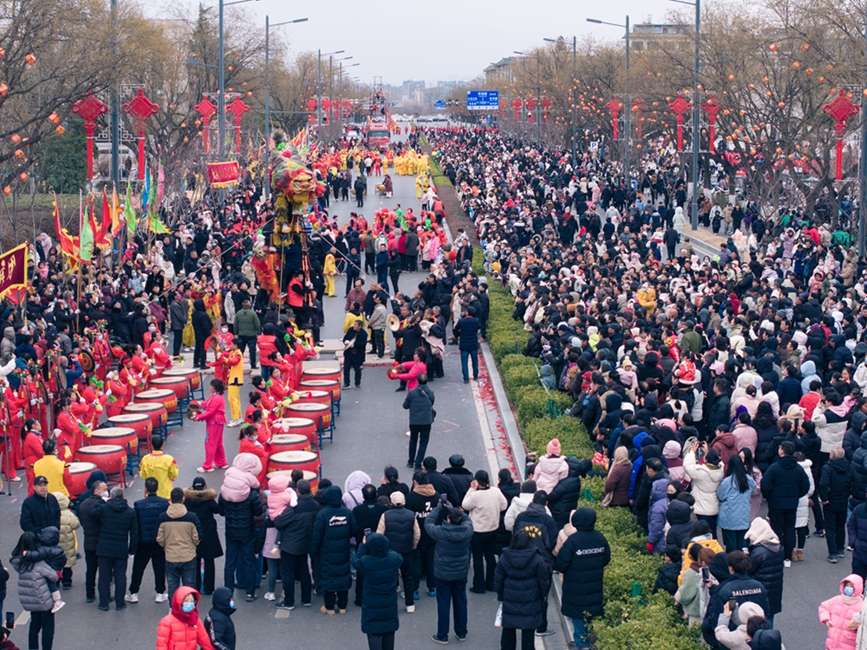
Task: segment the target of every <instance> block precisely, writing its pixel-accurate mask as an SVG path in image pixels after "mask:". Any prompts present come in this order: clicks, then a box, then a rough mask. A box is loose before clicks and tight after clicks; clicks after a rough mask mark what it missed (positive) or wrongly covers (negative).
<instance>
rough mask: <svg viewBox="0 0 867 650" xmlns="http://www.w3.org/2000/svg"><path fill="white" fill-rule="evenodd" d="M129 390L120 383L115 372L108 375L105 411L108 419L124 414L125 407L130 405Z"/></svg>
mask: <svg viewBox="0 0 867 650" xmlns="http://www.w3.org/2000/svg"><path fill="white" fill-rule="evenodd" d="M129 393H130V391H129V388H127V387H126V386H125V385H124V384H123V382H121V381H120V379H119V377H118V373H117V372H115V371H114V370H111V371H109V373H108V375H106V385H105V411H106V414H107V415H108V417H110V418H111V417H114V416H115V415H120V414H121V413H123V407H124V406H126V405H127V404H129Z"/></svg>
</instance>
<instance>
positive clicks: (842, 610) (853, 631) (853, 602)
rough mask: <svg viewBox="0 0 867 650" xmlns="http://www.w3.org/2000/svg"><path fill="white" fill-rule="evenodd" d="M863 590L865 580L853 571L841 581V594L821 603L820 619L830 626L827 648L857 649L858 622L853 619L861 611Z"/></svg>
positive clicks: (826, 642)
mask: <svg viewBox="0 0 867 650" xmlns="http://www.w3.org/2000/svg"><path fill="white" fill-rule="evenodd" d="M863 591H864V581H863V580H862V579H861V576H859V575H856V574H854V573H853V574H851V575H848V576H846V577H845V578H843V579H842V580H841V581H840V595H839V596H834V597H833V598H830V599H828V600H826V601H824V602H823V603H822V604H821V605H819V621H820V622H821V623H822V625H824V626H826V627H827V628H828V637H827V638H826V639H825V650H855V639H856V637H857V635H858V624H857V622H853V621H852V619H853V617H855V616H856V615H858V614H860V612H861V605H862V602H861V593H862V592H863ZM857 620H858V619H856V621H857Z"/></svg>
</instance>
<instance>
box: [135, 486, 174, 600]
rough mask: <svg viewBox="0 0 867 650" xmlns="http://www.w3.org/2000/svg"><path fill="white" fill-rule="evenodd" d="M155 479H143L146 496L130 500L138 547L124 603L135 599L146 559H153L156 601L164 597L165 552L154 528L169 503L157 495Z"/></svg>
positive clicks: (166, 597) (136, 598)
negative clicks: (133, 500) (134, 519)
mask: <svg viewBox="0 0 867 650" xmlns="http://www.w3.org/2000/svg"><path fill="white" fill-rule="evenodd" d="M158 489H159V482H158V481H157V480H156V479H155V478H154V477H153V476H151V477H148V478H146V479H145V492H146V493H147V496H146V497H145V498H144V499H139V500H138V501H136V502H135V503H134V504H133V510H134V511H135V516H136V521H137V522H138V533H139V534H138V547H137V548H136V550H135V559H134V560H133V563H132V578H131V579H130V581H129V594H128V595H127V596H126V597H125V600H126V602H128V603H137V602H138V590H139V587H141V580H142V577H143V576H144V572H145V569H146V568H147V565H148V562H152V563H153V571H154V587H155V588H156V592H157V595H156V602H158V603H164V602H166V601H167V600H168V595H167V594H166V554H165V551H163V547H162V546H160V545H159V544H157V530H158V529H159V527H160V515H161V514H163V513H164V512H165V511H166V510H167V509H168V507H169V500H168V499H164V498H163V497H161V496H157V490H158Z"/></svg>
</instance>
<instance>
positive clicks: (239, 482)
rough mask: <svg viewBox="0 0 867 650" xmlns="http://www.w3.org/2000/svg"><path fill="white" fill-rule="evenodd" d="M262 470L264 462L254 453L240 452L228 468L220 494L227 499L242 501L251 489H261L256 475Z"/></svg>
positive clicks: (234, 501) (235, 501)
mask: <svg viewBox="0 0 867 650" xmlns="http://www.w3.org/2000/svg"><path fill="white" fill-rule="evenodd" d="M261 471H262V462H261V461H260V460H259V459H258V458H256V456H254V455H253V454H238V455H237V456H235V460H233V461H232V466H231V467H230V468H229V469H227V470H226V475H225V477H223V486H222V487H221V488H220V494H222V495H223V498H224V499H225V500H226V501H231V502H232V503H241V502H242V501H244V500H245V499H246V498H247V497H248V496H250V490H251V489H253V490H258V489H259V479H257V478H256V476H258V475H259V472H261Z"/></svg>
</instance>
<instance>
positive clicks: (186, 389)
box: [151, 376, 190, 399]
mask: <svg viewBox="0 0 867 650" xmlns="http://www.w3.org/2000/svg"><path fill="white" fill-rule="evenodd" d="M151 386H152V387H153V388H157V389H165V390H171V391H174V393H175V396H176V397H177V398H178V399H189V397H190V380H189V379H187V378H186V377H166V376H162V377H160V378H159V379H151Z"/></svg>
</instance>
